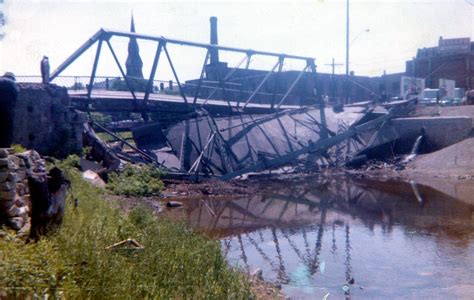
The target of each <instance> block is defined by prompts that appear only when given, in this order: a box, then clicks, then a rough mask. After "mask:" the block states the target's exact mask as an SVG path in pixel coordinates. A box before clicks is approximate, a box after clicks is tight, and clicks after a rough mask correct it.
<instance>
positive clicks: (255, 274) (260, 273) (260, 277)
mask: <svg viewBox="0 0 474 300" xmlns="http://www.w3.org/2000/svg"><path fill="white" fill-rule="evenodd" d="M251 275H252V277H253V278H255V279H257V280H260V281H263V271H262V269H260V268H257V269H255V270H254V271H253V272H252V274H251Z"/></svg>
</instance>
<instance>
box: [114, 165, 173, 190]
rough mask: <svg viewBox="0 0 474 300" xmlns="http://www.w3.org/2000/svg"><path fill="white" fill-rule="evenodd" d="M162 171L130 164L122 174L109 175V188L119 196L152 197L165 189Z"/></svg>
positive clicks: (147, 166) (148, 166)
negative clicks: (161, 178)
mask: <svg viewBox="0 0 474 300" xmlns="http://www.w3.org/2000/svg"><path fill="white" fill-rule="evenodd" d="M161 175H162V171H161V170H160V169H158V168H155V167H153V166H150V165H143V166H136V165H131V164H128V165H126V166H125V168H124V170H123V171H122V172H120V173H112V174H110V175H109V183H108V185H107V188H108V189H110V190H111V191H112V192H114V193H115V194H117V195H125V196H151V195H156V194H158V193H159V192H160V191H161V190H162V189H163V187H164V186H163V182H161V180H160V177H161Z"/></svg>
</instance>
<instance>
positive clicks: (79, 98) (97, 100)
mask: <svg viewBox="0 0 474 300" xmlns="http://www.w3.org/2000/svg"><path fill="white" fill-rule="evenodd" d="M68 93H69V96H70V97H71V99H72V101H73V103H74V105H75V106H76V108H77V109H79V110H86V109H87V104H88V101H87V100H88V98H87V92H86V91H68ZM144 96H145V95H144V93H141V92H136V93H135V97H136V99H137V101H134V98H133V95H132V94H131V93H130V92H128V91H105V90H104V91H100V90H99V91H92V94H91V98H90V104H91V107H89V109H90V110H92V111H101V112H119V111H120V112H140V111H144V110H146V111H148V112H173V113H190V112H194V111H195V109H196V108H197V107H201V106H203V104H204V103H205V104H204V106H203V107H204V108H205V109H206V110H208V111H209V112H210V113H212V114H219V115H227V114H232V113H238V112H242V113H247V114H267V113H272V112H275V111H281V110H286V109H295V108H299V106H297V105H281V106H280V108H278V109H277V108H276V105H275V107H274V108H271V105H270V104H259V103H249V104H248V105H247V106H246V107H245V108H243V104H244V103H242V102H236V101H225V100H207V101H206V99H202V98H198V99H197V100H196V105H193V100H194V97H187V100H188V103H185V102H184V100H183V98H182V97H181V96H179V95H168V94H161V93H159V94H158V93H152V94H150V95H149V98H148V101H147V102H146V103H145V102H144V100H143V99H144Z"/></svg>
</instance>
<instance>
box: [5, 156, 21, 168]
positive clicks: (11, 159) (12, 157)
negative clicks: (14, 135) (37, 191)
mask: <svg viewBox="0 0 474 300" xmlns="http://www.w3.org/2000/svg"><path fill="white" fill-rule="evenodd" d="M8 159H9V160H10V162H12V163H14V164H15V165H17V166H19V165H20V163H21V161H22V159H20V158H19V157H17V156H15V155H9V156H8Z"/></svg>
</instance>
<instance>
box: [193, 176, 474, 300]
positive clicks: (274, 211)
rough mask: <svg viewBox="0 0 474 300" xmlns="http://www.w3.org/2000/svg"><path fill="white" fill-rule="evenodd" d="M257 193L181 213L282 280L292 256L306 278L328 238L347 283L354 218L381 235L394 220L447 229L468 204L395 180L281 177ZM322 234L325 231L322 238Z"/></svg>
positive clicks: (464, 220) (463, 219)
mask: <svg viewBox="0 0 474 300" xmlns="http://www.w3.org/2000/svg"><path fill="white" fill-rule="evenodd" d="M261 195H262V196H253V197H249V198H243V199H238V200H231V201H223V200H202V201H200V202H198V203H189V206H187V214H188V218H189V222H190V223H191V225H192V226H193V227H197V228H200V229H202V230H204V231H207V232H209V234H210V235H213V236H216V237H219V238H221V239H222V242H221V244H222V247H223V251H224V253H226V254H230V252H232V253H233V255H234V258H235V255H237V256H238V258H239V261H240V262H241V263H242V264H243V267H245V268H246V269H248V270H251V268H252V267H253V268H255V267H256V266H255V262H256V261H261V262H260V263H258V264H257V266H258V267H263V266H266V268H267V269H266V270H265V271H266V272H267V271H270V272H271V273H273V274H276V278H277V280H278V281H280V282H282V283H288V282H289V281H291V280H292V278H291V274H289V273H288V270H289V269H292V268H293V269H294V265H295V261H297V262H298V264H302V265H304V266H305V268H306V270H307V272H308V276H318V275H317V274H318V272H321V273H323V272H324V268H325V264H324V263H323V261H322V259H321V253H322V249H323V240H326V241H328V242H329V241H330V242H331V245H330V246H329V247H330V248H329V249H330V251H331V253H335V252H336V251H338V249H343V250H342V251H343V257H344V260H343V261H341V263H342V264H343V265H344V268H343V269H344V276H345V277H344V279H343V280H342V279H341V282H344V280H345V281H346V282H347V281H349V280H350V279H351V278H352V277H353V273H352V272H353V271H352V266H351V261H352V257H351V255H353V254H352V253H351V225H350V224H351V223H353V222H354V219H356V220H357V221H356V223H360V222H362V224H364V225H365V226H366V227H367V228H368V229H369V230H373V229H374V227H375V225H377V224H378V225H380V228H381V229H382V230H383V231H384V232H385V233H386V234H389V233H390V232H392V230H393V226H394V224H400V225H402V226H403V227H405V228H407V229H408V230H409V231H411V230H413V229H415V230H417V231H424V230H429V231H432V232H433V234H439V228H443V227H446V228H452V227H450V226H453V223H457V224H459V225H460V226H464V225H465V224H468V222H470V219H471V214H472V213H473V212H474V207H473V206H472V205H466V204H465V203H463V202H460V201H457V200H455V199H449V201H447V200H448V199H447V198H448V197H447V196H446V195H443V194H441V193H439V192H435V191H433V190H431V189H428V188H426V187H423V186H418V187H417V186H413V185H410V184H404V183H400V182H385V183H379V182H371V181H357V180H351V179H348V178H344V179H343V178H338V179H337V180H336V179H323V181H322V182H321V181H319V182H318V181H317V179H309V180H305V181H302V182H284V181H282V182H277V183H269V184H268V186H266V187H264V188H263V190H262V191H261ZM446 215H450V216H455V218H446ZM325 233H326V235H327V234H328V233H330V234H331V236H330V237H326V238H324V234H325ZM338 239H342V240H339V241H338ZM341 244H342V246H341ZM326 249H328V248H326ZM237 253H239V254H237ZM341 255H342V253H341ZM255 256H256V257H255ZM252 262H253V263H252ZM291 265H292V266H293V267H291ZM251 266H252V267H251ZM346 296H348V295H346Z"/></svg>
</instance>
